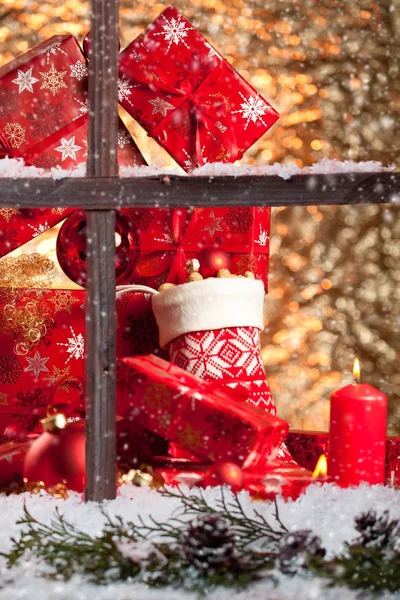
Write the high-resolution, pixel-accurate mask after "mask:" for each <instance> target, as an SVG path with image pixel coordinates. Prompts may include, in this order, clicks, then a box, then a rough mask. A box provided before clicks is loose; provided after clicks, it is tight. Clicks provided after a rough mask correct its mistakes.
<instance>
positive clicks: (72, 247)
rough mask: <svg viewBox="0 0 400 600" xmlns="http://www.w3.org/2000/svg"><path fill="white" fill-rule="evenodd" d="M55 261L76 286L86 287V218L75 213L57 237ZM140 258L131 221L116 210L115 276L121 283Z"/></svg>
mask: <svg viewBox="0 0 400 600" xmlns="http://www.w3.org/2000/svg"><path fill="white" fill-rule="evenodd" d="M57 259H58V262H59V263H60V266H61V268H62V270H63V271H64V273H65V274H66V275H67V277H69V278H70V279H72V281H74V282H75V283H77V284H78V285H82V286H85V285H86V272H87V264H86V215H85V212H84V211H83V210H77V211H75V212H74V213H73V214H72V215H71V216H70V217H68V219H67V220H66V221H65V223H63V225H62V227H61V229H60V231H59V233H58V236H57ZM138 259H139V241H138V237H137V233H136V230H135V229H134V227H133V224H132V223H131V221H130V220H129V219H128V218H127V217H126V216H125V215H123V214H122V213H120V212H119V211H117V212H116V217H115V276H116V279H117V284H120V283H123V282H124V281H126V280H127V278H128V277H129V275H130V274H131V273H132V271H133V269H134V268H135V265H136V263H137V261H138Z"/></svg>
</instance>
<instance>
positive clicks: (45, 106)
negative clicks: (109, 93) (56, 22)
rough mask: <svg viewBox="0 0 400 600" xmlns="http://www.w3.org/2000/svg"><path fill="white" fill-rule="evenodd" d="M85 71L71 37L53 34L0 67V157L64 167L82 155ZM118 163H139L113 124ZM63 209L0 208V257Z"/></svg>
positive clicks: (139, 157) (129, 142)
mask: <svg viewBox="0 0 400 600" xmlns="http://www.w3.org/2000/svg"><path fill="white" fill-rule="evenodd" d="M87 84H88V77H87V67H86V60H85V57H84V55H83V53H82V50H81V49H80V47H79V44H78V42H77V41H76V39H75V38H74V37H73V36H72V35H64V36H63V35H58V36H53V37H52V38H50V39H49V40H46V41H45V42H43V43H41V44H39V45H38V46H36V47H35V48H33V49H32V50H30V51H29V52H27V53H25V54H23V55H21V56H19V57H18V58H16V59H14V60H13V61H11V62H10V63H8V64H7V65H5V66H3V67H2V68H0V157H1V156H11V157H14V158H23V159H24V160H25V162H26V163H27V164H31V165H35V166H36V167H43V168H44V169H50V168H51V167H56V166H61V167H62V168H63V169H70V168H72V167H74V166H76V165H77V164H79V163H83V162H85V161H86V156H87V124H88V115H87V112H88V96H87ZM118 160H119V164H120V165H124V166H135V165H144V164H146V163H145V160H144V159H143V157H142V155H141V154H140V152H139V150H138V148H137V146H136V144H135V142H134V141H133V139H132V137H131V136H130V134H129V132H128V130H127V129H126V128H125V126H124V125H123V123H122V121H119V130H118ZM70 212H71V211H70V210H69V209H59V208H55V209H43V210H40V211H39V210H37V209H35V210H27V209H15V208H2V209H0V256H3V255H4V254H7V253H8V252H10V251H11V250H14V249H15V248H17V247H18V246H21V245H22V244H24V243H25V242H27V241H28V240H29V239H31V238H33V237H35V236H36V235H39V234H40V233H42V232H43V231H45V230H46V229H48V228H49V227H53V226H54V225H56V224H57V223H59V222H60V221H61V220H62V219H64V218H65V217H66V216H67V215H68V214H69V213H70Z"/></svg>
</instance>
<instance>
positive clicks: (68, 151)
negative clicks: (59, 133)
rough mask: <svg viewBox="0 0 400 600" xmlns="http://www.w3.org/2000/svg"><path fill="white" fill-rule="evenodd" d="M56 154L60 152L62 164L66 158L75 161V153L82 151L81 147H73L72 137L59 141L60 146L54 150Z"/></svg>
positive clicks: (73, 140)
mask: <svg viewBox="0 0 400 600" xmlns="http://www.w3.org/2000/svg"><path fill="white" fill-rule="evenodd" d="M56 150H57V152H61V153H62V156H61V162H64V160H65V159H66V158H72V159H73V160H76V153H77V152H78V150H82V146H76V145H75V136H74V135H73V136H72V137H71V138H70V139H69V140H66V139H65V138H62V139H61V146H58V148H56Z"/></svg>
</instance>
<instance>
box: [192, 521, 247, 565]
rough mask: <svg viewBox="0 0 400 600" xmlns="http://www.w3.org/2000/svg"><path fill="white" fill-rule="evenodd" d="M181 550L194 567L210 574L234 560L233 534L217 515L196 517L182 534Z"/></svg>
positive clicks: (231, 563)
mask: <svg viewBox="0 0 400 600" xmlns="http://www.w3.org/2000/svg"><path fill="white" fill-rule="evenodd" d="M182 552H183V555H184V556H185V558H186V559H187V560H188V562H189V563H191V564H192V565H193V566H194V567H196V569H198V570H199V571H201V572H202V573H205V574H211V573H212V572H213V571H215V570H217V569H221V568H224V567H229V566H232V565H233V563H234V562H235V535H234V533H232V532H231V531H230V530H229V526H228V524H227V522H226V521H225V519H223V518H222V517H219V516H218V515H205V516H201V517H197V518H196V519H194V520H193V521H192V523H191V524H190V525H189V527H188V528H187V530H186V531H185V533H184V534H183V537H182Z"/></svg>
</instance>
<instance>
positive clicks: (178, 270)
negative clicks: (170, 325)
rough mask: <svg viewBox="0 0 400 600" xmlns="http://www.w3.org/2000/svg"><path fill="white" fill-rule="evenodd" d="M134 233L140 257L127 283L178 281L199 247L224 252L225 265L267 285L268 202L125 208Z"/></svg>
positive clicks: (180, 281)
mask: <svg viewBox="0 0 400 600" xmlns="http://www.w3.org/2000/svg"><path fill="white" fill-rule="evenodd" d="M122 212H124V213H125V214H126V215H127V216H128V217H129V218H130V220H131V221H132V222H133V224H134V226H135V228H136V229H137V231H138V234H139V240H140V242H139V245H140V258H139V261H138V263H137V265H136V267H135V270H134V272H133V275H132V277H131V283H140V284H144V285H148V286H150V287H155V288H158V287H159V286H160V285H161V284H162V283H164V282H165V281H168V282H171V283H183V282H184V281H185V280H186V278H187V276H188V271H187V268H186V263H187V261H188V260H189V259H192V258H196V257H197V256H198V254H199V252H201V250H202V249H204V248H211V249H212V248H218V249H219V250H223V251H224V252H226V254H228V255H229V257H230V271H231V272H232V273H234V274H235V275H244V274H245V272H246V271H252V272H253V273H254V274H255V276H256V278H257V279H262V280H263V281H264V286H265V288H266V289H267V286H268V264H269V241H270V219H271V209H270V208H249V207H232V208H213V209H210V208H201V209H194V210H191V211H187V210H185V209H175V210H173V209H152V210H151V209H149V208H137V209H125V210H123V211H122Z"/></svg>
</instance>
